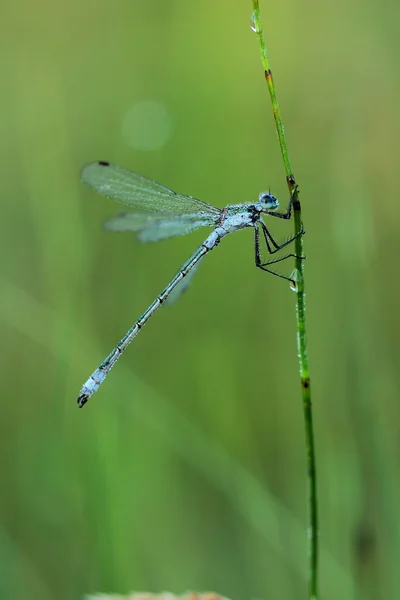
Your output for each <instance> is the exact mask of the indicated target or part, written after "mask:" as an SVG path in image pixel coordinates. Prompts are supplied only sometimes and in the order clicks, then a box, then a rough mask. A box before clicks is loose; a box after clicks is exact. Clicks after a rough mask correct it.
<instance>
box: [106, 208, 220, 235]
mask: <svg viewBox="0 0 400 600" xmlns="http://www.w3.org/2000/svg"><path fill="white" fill-rule="evenodd" d="M205 226H208V227H210V226H211V227H215V215H213V216H212V217H210V216H209V215H206V214H201V213H200V214H199V213H197V214H192V215H191V214H181V215H180V214H171V213H149V212H148V213H140V212H139V213H137V212H131V211H126V212H121V213H119V214H117V215H115V217H112V218H111V219H109V220H108V221H106V222H105V223H104V227H105V229H108V230H109V231H138V232H139V234H138V236H137V237H138V239H139V240H140V241H141V242H158V240H165V239H167V238H170V237H175V236H177V235H186V234H187V233H190V232H191V231H194V230H195V229H198V228H199V227H205Z"/></svg>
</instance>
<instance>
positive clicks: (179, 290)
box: [165, 256, 204, 306]
mask: <svg viewBox="0 0 400 600" xmlns="http://www.w3.org/2000/svg"><path fill="white" fill-rule="evenodd" d="M203 259H204V256H203V258H201V259H200V260H199V262H198V263H197V264H196V265H195V266H194V267H193V269H191V271H189V273H188V274H187V275H186V277H185V278H184V279H182V281H181V283H179V284H178V285H177V286H176V288H174V289H173V290H172V292H171V293H170V295H169V296H168V298H167V299H166V301H165V304H166V305H167V306H171V304H174V302H176V301H177V300H178V299H179V298H180V297H181V296H182V294H184V293H185V292H186V291H187V289H188V287H189V286H190V284H191V283H192V281H193V277H194V276H195V275H196V273H197V269H198V268H199V266H200V264H201V262H202V261H203Z"/></svg>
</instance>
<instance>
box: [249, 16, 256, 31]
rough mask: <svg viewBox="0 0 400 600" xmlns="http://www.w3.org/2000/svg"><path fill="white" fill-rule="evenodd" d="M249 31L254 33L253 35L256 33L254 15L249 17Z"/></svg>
mask: <svg viewBox="0 0 400 600" xmlns="http://www.w3.org/2000/svg"><path fill="white" fill-rule="evenodd" d="M250 29H251V30H252V31H254V32H255V33H257V25H256V22H255V20H254V13H253V14H252V15H251V17H250Z"/></svg>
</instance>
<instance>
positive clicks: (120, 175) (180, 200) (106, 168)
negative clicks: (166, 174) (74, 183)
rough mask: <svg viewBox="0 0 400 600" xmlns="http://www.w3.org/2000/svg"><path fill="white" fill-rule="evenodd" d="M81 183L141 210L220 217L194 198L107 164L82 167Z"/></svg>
mask: <svg viewBox="0 0 400 600" xmlns="http://www.w3.org/2000/svg"><path fill="white" fill-rule="evenodd" d="M81 178H82V181H84V182H85V183H87V185H89V186H90V187H91V188H93V189H94V190H95V191H96V192H99V194H101V195H102V196H105V197H106V198H111V199H112V200H118V201H119V202H122V203H123V204H127V205H128V206H132V207H133V208H135V209H138V210H148V211H160V212H163V213H179V214H182V213H192V214H193V213H203V214H208V215H210V216H211V215H214V216H215V215H218V214H219V213H220V210H219V209H218V208H215V207H214V206H211V204H207V202H203V201H202V200H197V199H196V198H192V197H191V196H184V195H183V194H178V193H176V192H173V191H172V190H169V189H168V188H166V187H164V186H162V185H160V184H159V183H156V182H155V181H151V180H150V179H146V177H142V175H138V174H137V173H134V172H133V171H128V169H124V168H123V167H119V166H117V165H112V164H110V163H108V162H95V163H90V164H88V165H86V166H85V167H83V169H82V173H81Z"/></svg>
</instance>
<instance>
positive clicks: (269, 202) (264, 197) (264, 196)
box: [258, 192, 279, 210]
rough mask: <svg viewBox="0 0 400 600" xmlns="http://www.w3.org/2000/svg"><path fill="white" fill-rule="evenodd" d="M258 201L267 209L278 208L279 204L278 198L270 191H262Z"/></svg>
mask: <svg viewBox="0 0 400 600" xmlns="http://www.w3.org/2000/svg"><path fill="white" fill-rule="evenodd" d="M258 201H259V202H261V204H263V205H264V206H265V208H266V209H267V210H274V208H278V206H279V200H278V198H276V197H275V196H273V195H272V194H271V193H270V192H261V194H260V195H259V197H258Z"/></svg>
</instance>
